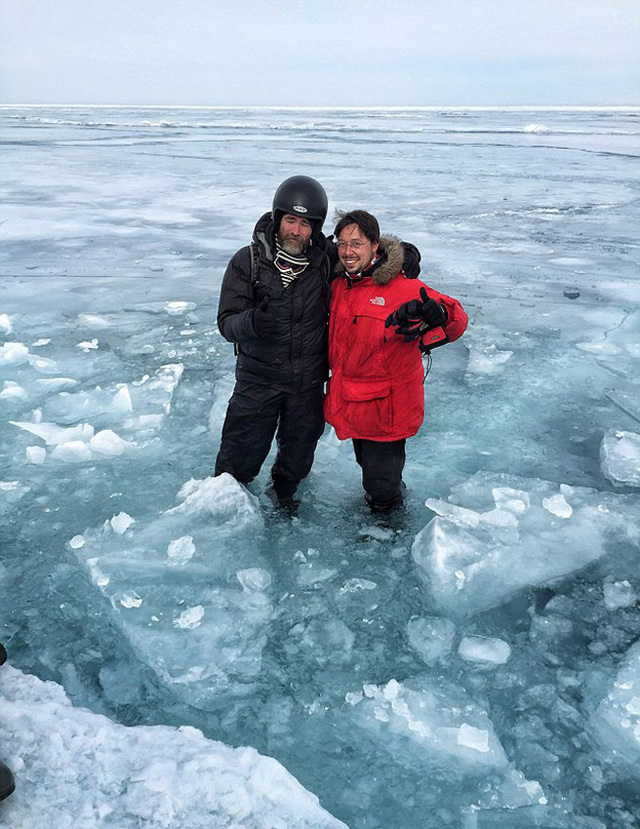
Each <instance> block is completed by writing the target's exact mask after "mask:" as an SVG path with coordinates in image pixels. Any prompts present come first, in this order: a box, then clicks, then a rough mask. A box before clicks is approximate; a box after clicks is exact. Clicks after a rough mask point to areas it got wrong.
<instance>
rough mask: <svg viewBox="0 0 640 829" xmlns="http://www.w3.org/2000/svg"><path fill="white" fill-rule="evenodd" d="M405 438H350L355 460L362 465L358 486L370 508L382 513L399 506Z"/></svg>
mask: <svg viewBox="0 0 640 829" xmlns="http://www.w3.org/2000/svg"><path fill="white" fill-rule="evenodd" d="M405 443H406V440H404V439H403V440H390V441H380V440H362V439H360V438H354V440H353V449H354V452H355V455H356V461H357V462H358V465H359V466H360V467H361V468H362V486H363V487H364V491H365V498H366V501H367V503H368V504H369V506H370V507H371V509H373V510H375V511H377V512H378V511H379V512H386V511H388V510H390V509H393V508H394V507H397V506H400V504H402V501H403V490H404V484H403V482H402V470H403V469H404V462H405Z"/></svg>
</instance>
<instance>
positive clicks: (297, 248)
mask: <svg viewBox="0 0 640 829" xmlns="http://www.w3.org/2000/svg"><path fill="white" fill-rule="evenodd" d="M278 238H279V240H280V244H281V245H282V250H283V251H284V252H285V253H289V254H290V255H291V256H300V255H301V254H303V253H304V252H305V250H306V249H307V246H308V244H309V243H308V242H305V241H304V239H301V238H300V237H299V236H289V235H287V236H285V237H284V238H283V237H278Z"/></svg>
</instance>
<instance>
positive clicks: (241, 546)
mask: <svg viewBox="0 0 640 829" xmlns="http://www.w3.org/2000/svg"><path fill="white" fill-rule="evenodd" d="M261 528H262V517H261V513H260V509H259V506H258V501H257V499H256V498H255V497H254V496H253V495H251V494H249V492H247V490H246V489H245V488H244V487H243V486H241V485H240V484H239V483H237V481H235V480H234V479H233V478H232V477H231V476H230V475H227V474H224V475H220V476H219V477H217V478H206V479H205V480H201V481H196V480H191V481H189V482H187V483H186V484H185V485H184V486H183V487H182V489H181V490H180V492H179V493H178V504H177V505H176V506H175V507H172V508H171V509H169V510H166V511H165V512H164V513H162V514H161V515H160V516H153V517H152V518H148V517H143V518H135V517H132V516H129V515H127V514H126V513H119V514H118V515H114V516H113V517H112V518H111V519H110V520H109V521H106V522H105V524H104V525H103V526H102V527H100V528H98V529H89V530H87V531H86V532H85V533H83V534H82V535H78V536H74V537H73V538H71V539H70V540H69V546H70V548H71V549H72V550H74V551H75V553H76V555H77V556H78V558H79V559H80V560H81V561H82V562H84V563H85V564H86V566H87V570H88V573H89V576H90V578H91V580H92V582H93V584H94V585H95V586H96V587H97V588H98V589H99V590H100V591H101V592H102V594H103V595H104V596H105V597H106V598H107V599H108V600H109V601H110V603H111V606H112V608H113V613H114V620H115V621H116V623H117V624H118V625H119V626H120V627H121V629H122V631H123V633H124V634H125V636H126V637H127V639H128V640H129V641H130V642H131V644H132V645H133V647H134V649H135V651H136V653H137V654H138V656H139V658H141V659H142V660H143V661H144V662H146V663H147V664H149V665H150V666H151V667H152V668H153V669H154V670H155V671H156V673H157V674H158V676H159V677H160V679H161V680H162V682H164V683H166V684H168V685H170V686H171V687H172V689H173V691H174V692H175V694H176V695H177V696H178V697H179V698H181V699H183V700H185V701H187V702H188V703H189V704H191V705H194V706H198V707H203V708H207V707H208V706H209V705H210V704H212V703H213V702H215V700H216V699H217V697H218V696H219V695H220V694H222V693H224V692H230V693H234V694H239V695H241V696H243V695H245V694H246V693H248V692H249V691H250V690H251V689H252V683H254V682H255V680H256V678H257V676H258V674H259V672H260V668H261V657H262V649H263V647H264V645H265V643H266V634H267V625H268V622H269V620H270V618H271V616H272V607H271V601H270V598H269V588H270V586H271V575H270V573H269V571H268V569H267V567H266V565H265V563H264V562H263V561H262V559H261V558H260V554H259V553H258V552H257V551H256V550H255V546H256V545H255V540H256V536H257V534H258V533H259V531H260V530H261Z"/></svg>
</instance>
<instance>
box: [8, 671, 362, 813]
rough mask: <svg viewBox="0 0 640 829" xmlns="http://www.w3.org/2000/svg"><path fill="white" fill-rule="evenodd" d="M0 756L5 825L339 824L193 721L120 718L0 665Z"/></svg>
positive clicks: (284, 777)
mask: <svg viewBox="0 0 640 829" xmlns="http://www.w3.org/2000/svg"><path fill="white" fill-rule="evenodd" d="M0 702H1V703H2V704H1V705H0V733H1V734H2V756H3V759H4V760H5V761H7V762H8V763H10V765H11V767H12V769H13V770H14V774H15V778H16V792H15V794H13V795H12V796H11V798H10V799H9V800H7V801H6V802H5V803H3V804H2V812H1V813H0V822H1V823H2V825H6V826H11V829H33V827H35V826H47V827H48V829H69V827H71V826H73V827H84V828H85V829H90V827H91V829H93V827H99V826H114V827H118V829H137V827H139V826H141V825H144V826H148V827H149V829H175V827H178V826H180V827H183V829H212V827H222V826H226V827H232V826H237V827H240V826H242V827H243V829H346V828H345V824H344V823H342V822H341V821H339V820H337V819H335V818H333V817H332V816H331V815H330V814H329V813H328V812H326V811H325V810H324V809H322V808H321V806H320V805H319V803H318V799H317V797H315V796H314V795H313V794H311V793H310V792H308V791H306V790H305V789H304V788H303V787H302V786H301V785H300V784H299V783H298V782H297V780H296V779H295V778H294V777H292V776H291V775H290V774H289V773H288V772H287V771H286V770H285V769H284V768H283V767H282V766H281V765H280V763H278V762H277V761H276V760H274V759H273V758H271V757H264V756H261V755H260V754H259V753H258V752H257V751H256V750H255V749H253V748H231V747H229V746H226V745H224V744H222V743H219V742H215V741H213V740H207V739H206V738H205V737H204V736H203V734H202V733H201V732H200V731H198V730H197V729H195V728H192V727H188V726H185V727H182V728H172V727H168V726H136V727H126V726H123V725H118V724H116V723H114V722H112V721H111V720H109V719H107V717H104V716H102V715H99V714H93V713H91V712H90V711H87V710H86V709H83V708H74V707H73V706H72V705H71V703H70V701H69V699H68V698H67V696H66V695H65V693H64V691H63V689H62V688H61V687H60V686H59V685H56V684H55V683H53V682H42V681H41V680H39V679H37V678H36V677H34V676H30V675H29V674H24V673H22V672H21V671H18V670H16V669H15V668H12V667H9V666H5V667H4V668H3V669H2V682H1V683H0Z"/></svg>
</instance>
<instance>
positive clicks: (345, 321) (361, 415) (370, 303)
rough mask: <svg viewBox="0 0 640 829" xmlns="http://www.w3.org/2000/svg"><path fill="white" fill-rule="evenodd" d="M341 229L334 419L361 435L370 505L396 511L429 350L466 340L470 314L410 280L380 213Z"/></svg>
mask: <svg viewBox="0 0 640 829" xmlns="http://www.w3.org/2000/svg"><path fill="white" fill-rule="evenodd" d="M334 235H335V238H336V240H337V241H336V243H337V246H338V256H339V260H340V261H339V264H338V265H337V269H338V272H337V275H336V277H335V279H334V280H333V282H332V283H331V305H330V311H329V368H330V371H331V377H330V379H329V383H328V386H327V395H326V398H325V404H324V411H325V419H326V420H327V422H328V423H330V424H331V425H332V426H333V427H334V428H335V430H336V434H337V436H338V438H340V440H346V439H347V438H351V439H352V440H353V447H354V450H355V456H356V461H357V462H358V464H359V465H360V467H361V468H362V484H363V487H364V490H365V498H366V500H367V503H368V504H369V505H370V507H371V508H372V510H374V511H375V512H387V511H388V510H390V509H392V508H393V507H396V506H399V505H400V504H401V503H402V500H403V494H402V492H403V488H404V484H403V482H402V470H403V469H404V462H405V442H406V439H407V438H408V437H411V436H412V435H415V434H416V432H417V431H418V429H419V428H420V426H421V424H422V421H423V419H424V369H423V366H422V355H423V354H424V353H427V352H429V351H430V350H431V349H432V348H434V347H436V346H439V345H443V344H444V343H447V342H452V341H453V340H457V339H458V337H460V336H461V335H462V333H463V332H464V330H465V329H466V327H467V323H468V317H467V315H466V313H465V311H464V309H463V308H462V305H461V304H460V303H459V302H458V301H457V300H456V299H453V298H452V297H449V296H446V295H445V294H441V293H439V292H438V291H435V290H434V289H433V288H430V287H429V286H428V285H426V284H425V283H424V282H421V281H420V280H418V279H409V278H406V277H405V274H404V272H403V270H402V263H403V249H402V246H401V244H400V242H399V241H398V240H397V239H396V238H394V237H392V236H383V237H381V236H380V227H379V225H378V222H377V220H376V218H375V216H372V215H371V214H370V213H367V212H366V211H364V210H352V211H350V212H349V213H343V214H341V218H340V220H339V222H338V224H337V225H336V228H335V231H334Z"/></svg>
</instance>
